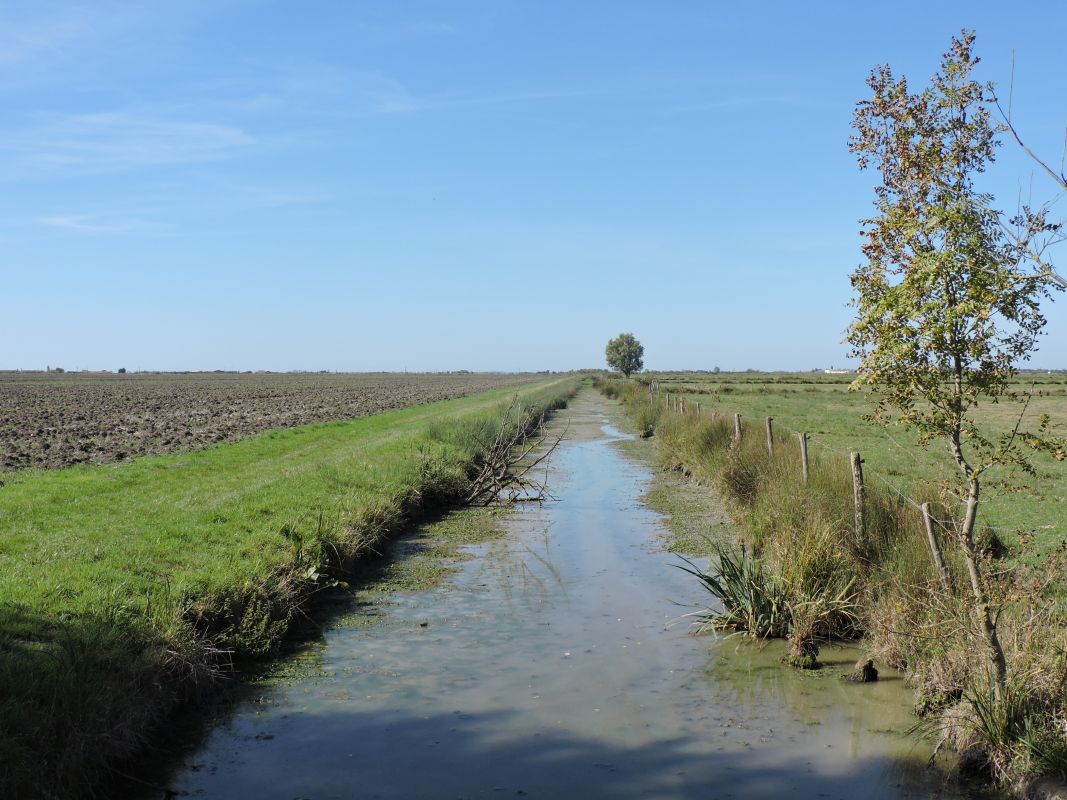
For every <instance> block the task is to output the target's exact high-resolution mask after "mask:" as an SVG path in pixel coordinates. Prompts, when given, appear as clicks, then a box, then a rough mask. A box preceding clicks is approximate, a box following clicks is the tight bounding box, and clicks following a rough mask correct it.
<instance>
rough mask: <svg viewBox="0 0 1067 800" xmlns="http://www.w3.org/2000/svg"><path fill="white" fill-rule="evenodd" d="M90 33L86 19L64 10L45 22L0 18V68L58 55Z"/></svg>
mask: <svg viewBox="0 0 1067 800" xmlns="http://www.w3.org/2000/svg"><path fill="white" fill-rule="evenodd" d="M90 30H91V25H90V24H89V20H88V19H87V18H86V16H85V15H84V14H83V13H81V12H78V11H74V10H69V9H68V10H65V11H62V12H58V13H57V14H55V15H50V16H49V17H48V18H45V19H39V20H29V21H19V20H12V19H4V18H3V17H0V64H5V65H11V64H16V63H18V62H22V61H27V60H29V59H31V58H34V57H37V56H49V55H55V54H56V53H59V52H62V50H63V49H64V48H65V47H66V46H67V45H69V44H70V43H72V42H74V41H77V40H79V39H82V38H83V37H85V36H86V35H87V34H88V33H89V31H90Z"/></svg>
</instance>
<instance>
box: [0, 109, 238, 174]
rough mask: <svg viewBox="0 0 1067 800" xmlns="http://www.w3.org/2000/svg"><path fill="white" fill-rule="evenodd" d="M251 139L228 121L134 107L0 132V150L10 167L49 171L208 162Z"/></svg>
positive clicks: (79, 115) (86, 170) (224, 155)
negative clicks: (146, 111) (187, 117)
mask: <svg viewBox="0 0 1067 800" xmlns="http://www.w3.org/2000/svg"><path fill="white" fill-rule="evenodd" d="M255 144H256V139H255V137H253V136H252V135H251V134H249V133H247V132H246V131H244V130H243V129H241V128H238V127H234V126H232V125H226V124H221V123H215V122H204V121H193V120H172V119H166V118H162V117H154V116H150V115H146V114H141V113H136V112H105V113H97V114H74V115H67V116H62V117H56V118H53V119H50V120H48V121H46V122H44V123H41V124H38V125H35V126H30V127H27V128H24V129H23V130H21V131H14V132H11V133H9V134H7V135H3V136H0V152H4V151H6V152H7V153H8V158H9V160H11V161H12V162H13V163H14V166H16V167H22V168H24V169H28V170H33V171H46V172H54V173H71V172H73V173H82V172H110V171H118V170H127V169H135V168H139V167H151V166H165V165H173V164H189V163H194V162H199V161H212V160H217V159H221V158H226V157H229V156H232V155H234V154H236V153H238V152H240V151H242V150H247V149H248V148H250V147H251V146H253V145H255ZM16 171H17V170H16Z"/></svg>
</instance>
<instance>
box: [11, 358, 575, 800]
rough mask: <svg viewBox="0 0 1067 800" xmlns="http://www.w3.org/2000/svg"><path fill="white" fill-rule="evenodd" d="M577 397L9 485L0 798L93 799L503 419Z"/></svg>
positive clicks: (464, 484) (510, 396)
mask: <svg viewBox="0 0 1067 800" xmlns="http://www.w3.org/2000/svg"><path fill="white" fill-rule="evenodd" d="M577 385H578V382H577V380H576V379H573V378H567V379H555V380H546V381H545V382H543V383H540V384H536V385H533V386H529V387H523V388H522V389H520V390H518V391H516V390H498V391H493V392H487V393H484V394H481V395H477V396H474V397H470V398H464V399H461V400H454V401H445V402H440V403H433V404H428V405H424V406H416V407H412V408H408V409H404V410H401V411H396V412H390V413H386V414H380V415H376V416H374V417H366V418H361V419H357V420H353V421H349V422H341V423H330V424H323V425H310V426H305V427H302V428H294V429H289V430H284V431H271V432H268V433H265V434H261V435H259V436H255V437H252V438H250V439H248V440H245V441H242V442H237V443H234V444H227V445H221V446H219V447H216V448H212V449H209V450H204V451H199V452H193V453H182V454H175V455H168V456H157V457H149V458H143V459H139V460H136V461H132V462H128V463H122V464H116V465H108V466H86V467H74V468H70V469H64V470H53V471H44V470H28V471H24V472H19V473H13V474H12V475H10V476H5V481H6V483H5V485H3V487H2V488H0V721H2V725H0V795H2V796H5V797H26V798H34V797H40V798H79V797H91V796H93V795H94V791H95V787H99V786H101V785H102V782H103V781H105V779H106V778H107V777H108V775H109V770H111V769H113V768H114V767H115V766H116V765H119V764H121V763H123V762H124V761H126V760H128V759H130V758H131V757H132V756H133V755H134V754H135V753H137V752H139V751H141V750H142V749H143V748H144V747H145V746H146V744H147V743H149V742H151V741H153V739H155V738H158V737H159V736H160V734H161V732H162V730H163V729H164V726H165V722H166V720H167V719H168V718H169V716H170V715H171V714H172V713H173V712H174V711H175V710H176V709H177V708H178V707H188V705H189V704H190V703H197V702H200V701H202V700H204V699H205V698H206V697H209V696H211V695H213V694H214V693H215V692H216V691H217V689H218V687H219V686H220V684H221V683H222V682H223V681H224V680H225V679H226V678H227V677H228V676H230V675H232V674H234V673H235V672H238V671H240V670H241V668H242V667H243V666H245V665H249V664H253V663H255V662H257V661H262V660H264V659H269V658H271V657H272V656H273V655H274V654H276V653H277V651H278V649H279V646H280V645H281V644H282V643H283V642H284V641H286V640H287V639H288V638H291V637H292V636H293V635H295V634H297V633H298V632H299V630H300V629H301V627H302V626H301V625H300V624H299V623H300V621H301V620H302V619H305V618H307V617H308V615H312V614H314V612H315V605H316V599H317V598H318V597H321V596H323V594H324V593H325V592H326V591H327V590H336V589H338V588H343V587H344V585H345V584H344V582H345V581H346V580H347V579H348V577H349V576H350V575H351V574H352V573H353V570H355V569H356V568H357V567H358V566H359V565H360V564H361V563H362V562H363V561H365V559H366V557H367V556H368V555H370V554H373V553H376V552H377V551H379V550H380V549H381V545H382V544H383V542H384V541H386V540H387V539H388V538H390V537H391V536H392V535H393V534H395V533H396V532H398V531H400V530H402V529H403V528H404V527H405V526H408V525H410V524H411V523H412V522H413V521H414V520H417V519H418V518H420V517H422V516H424V515H425V514H427V513H429V512H432V511H435V510H440V509H444V508H447V507H449V506H452V505H454V504H455V503H457V502H459V501H461V500H462V499H463V498H464V497H465V496H466V495H467V493H468V490H469V488H470V485H471V481H472V480H473V479H474V478H475V476H476V474H477V472H478V467H479V462H480V459H481V458H482V457H483V455H484V453H485V451H486V448H487V447H488V446H489V443H490V442H491V441H492V439H493V438H494V436H495V435H496V434H497V432H498V431H499V430H500V427H501V423H502V421H503V420H504V419H506V418H507V419H510V420H512V422H511V423H510V424H513V425H520V424H521V425H523V426H530V425H533V424H535V423H536V420H538V419H539V418H540V417H541V415H542V414H544V413H551V412H552V411H553V410H555V409H558V408H561V407H564V406H565V405H566V402H567V399H568V397H570V396H572V395H573V393H574V392H575V391H576V389H577ZM516 405H517V406H518V407H520V408H521V409H522V410H521V413H518V414H516V413H515V408H516ZM509 407H510V408H511V411H510V412H509V411H508V408H509Z"/></svg>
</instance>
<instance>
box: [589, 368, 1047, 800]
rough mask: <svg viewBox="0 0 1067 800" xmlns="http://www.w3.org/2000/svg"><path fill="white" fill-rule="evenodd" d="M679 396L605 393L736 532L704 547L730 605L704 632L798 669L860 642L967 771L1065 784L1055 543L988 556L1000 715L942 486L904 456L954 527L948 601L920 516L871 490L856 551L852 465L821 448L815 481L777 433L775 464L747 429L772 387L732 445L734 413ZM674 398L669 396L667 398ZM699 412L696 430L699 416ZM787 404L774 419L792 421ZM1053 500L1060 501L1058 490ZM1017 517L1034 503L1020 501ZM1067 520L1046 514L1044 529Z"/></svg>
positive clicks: (634, 388) (918, 487)
mask: <svg viewBox="0 0 1067 800" xmlns="http://www.w3.org/2000/svg"><path fill="white" fill-rule="evenodd" d="M670 386H671V384H669V383H668V382H667V381H662V380H661V387H662V390H661V392H660V393H659V394H658V395H655V396H650V395H649V394H648V392H647V388H646V387H645V386H644V385H642V384H640V383H637V382H623V381H605V382H602V383H601V389H602V391H604V392H605V393H606V394H608V395H609V396H614V397H619V398H620V399H622V400H623V402H624V403H625V404H626V406H627V408H628V411H629V413H630V414H631V416H632V418H633V419H634V420H635V422H636V424H637V426H638V428H639V429H645V430H647V431H652V432H653V433H654V436H655V438H656V439H657V440H658V441H659V448H658V452H659V455H660V457H661V459H662V460H663V464H664V466H665V467H668V468H674V469H681V470H683V471H685V472H687V473H689V474H690V475H691V476H692V477H693V478H694V479H696V480H698V481H700V482H703V483H706V484H710V485H714V486H716V487H718V488H719V490H720V491H721V492H722V494H723V496H724V497H725V499H726V501H727V503H728V506H729V508H730V511H731V514H732V516H733V517H734V518H735V520H736V521H737V522H738V523H740V528H741V530H742V537H743V543H744V545H745V549H744V550H737V549H726V550H725V551H718V550H717V549H716V548H715V547H714V546H713V545H709V550H711V551H712V552H711V553H709V554H712V555H718V556H720V559H719V564H718V566H717V568H716V569H715V570H713V573H712V576H711V577H713V578H715V579H716V580H717V581H718V584H719V586H718V587H717V588H718V589H721V590H724V591H722V592H721V593H723V594H725V595H726V596H725V597H723V598H722V599H723V601H724V606H725V614H724V615H714V614H709V617H708V621H709V623H713V624H716V625H719V626H724V627H729V628H733V629H738V630H747V631H750V632H752V633H754V634H756V635H782V634H787V635H788V636H790V638H791V644H792V648H791V649H792V652H793V656H794V658H795V660H796V663H798V664H805V663H806V664H807V665H809V666H810V665H812V656H813V654H815V653H817V647H818V645H819V644H820V643H825V642H826V641H828V640H832V639H833V638H835V637H848V638H863V639H864V640H865V641H866V642H867V643H868V646H869V647H870V648H871V651H872V653H873V654H874V655H875V657H876V658H878V659H881V660H883V661H884V662H887V663H890V664H892V665H893V666H894V667H896V668H898V669H901V670H903V671H904V672H905V673H906V674H907V675H908V676H909V680H910V681H911V682H912V684H913V685H914V687H915V689H916V693H917V710H918V711H919V712H920V713H922V714H924V715H926V716H927V717H928V719H929V720H930V727H931V728H935V729H936V730H937V731H938V732H939V733H941V734H942V735H944V736H945V737H946V738H947V739H948V740H949V741H950V742H951V743H952V744H954V745H955V746H956V747H957V749H959V750H960V751H961V752H963V753H964V754H965V761H966V763H968V764H971V765H975V766H976V767H977V768H979V769H982V770H984V771H986V772H987V774H990V775H992V777H994V778H995V779H997V780H999V781H1000V782H1002V783H1004V784H1007V785H1011V786H1013V787H1015V788H1017V789H1019V788H1022V787H1025V786H1026V785H1027V783H1028V781H1029V780H1030V779H1031V778H1032V777H1033V776H1035V775H1042V774H1062V773H1063V772H1064V770H1065V769H1067V735H1065V732H1064V728H1063V720H1064V718H1065V714H1067V699H1065V695H1064V688H1065V685H1067V663H1065V649H1067V639H1065V636H1064V622H1065V621H1067V614H1065V613H1064V607H1063V597H1064V594H1065V590H1067V586H1065V581H1064V578H1063V574H1062V564H1061V563H1060V562H1059V561H1058V559H1057V558H1056V556H1055V554H1049V550H1050V547H1049V541H1048V539H1049V538H1051V537H1046V540H1045V542H1044V547H1043V548H1042V549H1043V552H1044V553H1045V555H1043V556H1041V557H1037V556H1033V557H1031V558H1030V559H1023V558H1021V557H1020V553H1019V552H1016V553H1012V554H1009V555H1008V557H1007V558H1003V559H999V560H998V559H997V558H996V557H995V556H994V554H992V553H991V554H990V555H989V558H988V560H987V563H986V565H985V566H986V570H987V574H988V575H990V577H991V583H992V586H993V592H994V596H995V599H996V601H997V604H998V606H1000V607H1001V608H1002V609H1003V610H1002V613H1001V616H1000V627H1001V637H1002V639H1003V641H1004V643H1005V647H1006V649H1007V651H1008V658H1009V663H1010V671H1011V675H1012V681H1011V685H1010V686H1009V690H1008V692H1007V694H1006V697H1005V700H1004V701H1003V702H1001V703H997V702H995V701H994V698H993V692H992V686H991V682H990V676H989V671H988V669H987V662H986V659H985V657H984V655H983V652H984V651H983V649H982V646H981V645H980V644H979V639H978V637H977V634H976V630H975V626H974V624H973V622H972V616H971V608H970V601H969V599H968V595H967V592H966V591H964V589H965V587H966V586H967V579H966V576H965V572H964V567H963V564H962V560H961V559H959V558H958V556H957V552H956V547H955V544H954V540H953V537H952V535H951V529H952V525H953V515H954V512H955V511H956V510H957V509H956V508H955V507H954V506H953V505H952V504H951V503H948V502H945V501H944V500H943V499H942V498H941V497H940V496H939V493H938V491H937V490H938V487H937V485H936V484H934V485H931V484H930V482H929V478H928V477H925V476H924V475H923V474H922V473H921V472H920V473H909V472H907V471H905V470H904V468H903V466H904V464H903V462H902V460H901V459H900V457H897V459H896V461H895V463H896V464H897V465H898V469H900V471H901V473H902V474H901V475H899V476H898V477H899V478H900V479H901V482H902V483H904V484H905V486H906V487H907V488H909V489H910V490H911V491H912V492H913V497H914V498H915V499H917V500H919V501H929V502H931V504H932V505H933V507H934V509H935V513H936V516H937V517H938V519H939V521H940V522H941V523H942V525H943V527H941V528H939V538H940V540H941V543H942V547H943V549H944V551H945V554H946V556H947V558H948V561H949V569H950V572H951V576H952V579H953V584H954V587H955V588H954V591H951V592H945V591H943V590H942V589H941V587H940V584H939V580H938V576H937V573H936V571H935V569H934V566H933V563H932V559H931V555H930V550H929V546H928V543H927V539H926V534H925V531H924V528H923V525H922V520H921V516H920V515H919V513H918V512H917V510H916V509H915V508H914V507H913V506H912V505H911V504H909V503H907V502H906V501H904V500H903V499H901V498H900V496H899V495H897V494H895V493H894V492H892V491H890V490H889V489H887V488H886V487H884V486H882V485H881V484H879V483H877V482H875V481H871V480H868V487H867V488H868V493H867V500H868V518H867V526H866V530H865V533H864V535H863V536H862V537H861V536H857V535H856V533H855V530H854V506H853V499H852V479H851V470H850V467H849V465H848V462H847V458H845V457H842V456H841V455H839V454H837V453H834V452H831V451H819V450H817V449H815V448H812V452H811V476H810V480H809V481H807V482H805V481H804V479H803V477H802V475H801V470H800V455H799V443H798V441H797V438H796V437H795V436H792V435H788V434H785V433H784V432H782V433H781V435H779V436H777V437H776V439H775V452H774V456H773V457H772V456H771V455H769V454H768V451H767V446H766V439H765V432H764V428H763V426H762V425H761V424H752V423H753V422H754V420H753V419H752V418H753V417H756V418H758V419H759V420H760V421H761V422H762V419H763V417H764V416H766V415H767V413H768V412H767V411H765V410H763V409H765V408H767V406H768V405H771V404H772V403H774V402H775V401H776V400H779V398H777V397H775V396H774V394H773V393H772V392H768V391H767V388H766V387H761V388H759V389H758V390H756V391H758V392H759V394H758V395H755V394H753V396H752V397H751V398H749V402H750V404H749V405H748V406H747V411H748V413H747V414H746V416H747V418H748V424H747V425H746V426H745V427H744V431H745V433H744V435H743V436H742V439H741V441H740V443H738V444H734V443H733V441H732V440H733V421H732V414H731V415H729V416H728V415H726V414H722V413H720V414H712V413H710V411H709V403H708V401H709V399H712V398H711V396H709V395H702V394H701V395H697V394H693V393H691V394H690V397H689V399H690V400H691V402H690V404H689V409H690V411H689V413H678V412H676V411H673V410H669V409H668V408H667V407H666V406H665V404H664V401H663V394H664V390H667V389H668V387H670ZM678 388H679V387H678V385H677V383H674V384H673V388H671V393H672V395H675V394H677V390H678ZM728 394H729V393H728ZM761 399H762V401H763V403H764V405H763V406H762V407H760V408H759V411H762V414H761V413H759V411H757V403H758V402H759V401H760V400H761ZM697 400H700V401H701V403H702V411H703V412H704V413H702V414H700V415H698V414H696V413H693V411H694V410H695V406H696V403H695V401H697ZM733 400H734V395H733V394H730V397H729V401H727V400H726V399H725V398H723V397H722V396H721V395H720V401H721V403H722V404H723V405H725V404H726V403H728V402H730V401H733ZM803 402H804V409H805V411H806V412H807V414H808V415H809V416H808V418H807V419H806V420H803V419H799V420H798V419H796V418H794V420H793V421H794V422H799V423H800V427H801V428H807V429H808V430H810V431H812V432H813V433H818V432H819V431H821V430H825V429H834V427H835V424H834V423H833V422H831V421H829V420H828V415H829V414H830V413H831V412H824V413H823V416H822V417H821V418H818V419H816V418H815V417H817V416H818V412H817V411H816V410H815V408H814V406H815V405H816V403H815V402H813V401H812V400H811V399H808V398H805V400H804V401H803ZM1060 402H1062V399H1061V400H1060ZM784 405H785V404H784V403H779V405H778V406H777V409H776V412H772V415H774V413H777V414H778V415H782V411H781V410H780V409H781V408H782V407H783V406H784ZM720 407H721V406H720ZM712 410H714V409H712ZM732 410H733V409H731V411H732ZM738 410H740V409H738ZM854 410H856V411H858V409H854ZM782 416H784V415H782ZM798 416H799V415H798ZM856 416H857V417H858V413H857V414H856ZM779 419H781V416H779ZM1060 419H1061V420H1062V419H1063V418H1062V417H1061V418H1060ZM805 422H807V423H808V424H804V423H805ZM820 423H821V424H820ZM787 424H790V426H792V422H790V423H787ZM860 424H863V423H862V422H861V423H860ZM837 430H840V428H837ZM873 441H874V440H873V438H869V439H868V442H873ZM837 444H838V445H844V447H842V448H841V449H846V450H847V449H848V448H849V445H848V444H846V443H845V442H841V441H839V442H837ZM854 446H855V445H854ZM871 450H872V451H873V450H874V448H873V446H872V448H871ZM871 460H874V459H873V458H872V459H871ZM1042 468H1043V469H1044V468H1045V467H1044V466H1043V467H1042ZM1048 489H1052V490H1055V489H1059V490H1061V491H1062V485H1060V486H1058V487H1052V486H1050V487H1048ZM1034 491H1035V492H1039V491H1040V489H1039V488H1036V486H1035V489H1034ZM1011 499H1014V498H1011ZM1021 502H1026V503H1032V502H1035V500H1034V498H1033V497H1032V496H1031V497H1029V498H1027V497H1025V496H1024V497H1021ZM1061 508H1062V506H1060V505H1057V504H1055V503H1047V504H1046V506H1045V509H1046V513H1045V514H1044V515H1042V518H1043V519H1044V520H1048V519H1049V517H1050V516H1054V515H1055V512H1056V510H1057V509H1061ZM1061 514H1062V512H1061ZM1061 521H1062V520H1061ZM1060 536H1061V537H1062V533H1061V534H1060ZM722 556H725V559H724V558H722ZM731 572H732V574H731Z"/></svg>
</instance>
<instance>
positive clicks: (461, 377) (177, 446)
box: [0, 372, 544, 471]
mask: <svg viewBox="0 0 1067 800" xmlns="http://www.w3.org/2000/svg"><path fill="white" fill-rule="evenodd" d="M538 379H542V380H543V379H544V376H543V375H540V376H538V375H523V374H503V373H478V374H472V373H435V374H398V373H375V374H372V373H350V374H321V373H310V374H309V373H266V374H263V373H260V374H248V373H188V374H186V373H136V374H125V375H119V374H117V373H116V374H107V373H104V374H98V373H31V372H22V373H14V372H0V470H7V471H11V470H17V469H24V468H26V467H65V466H69V465H72V464H84V463H107V462H112V461H120V460H123V459H126V458H132V457H135V456H140V455H146V454H150V453H167V452H174V451H178V450H194V449H199V448H203V447H207V446H210V445H213V444H216V443H218V442H227V441H234V440H237V439H241V438H244V437H246V436H248V435H250V434H253V433H258V432H260V431H265V430H269V429H272V428H291V427H295V426H298V425H306V424H308V423H313V422H333V421H336V420H344V419H353V418H355V417H363V416H367V415H369V414H377V413H379V412H382V411H388V410H391V409H397V408H405V407H407V406H412V405H417V404H419V403H428V402H432V401H435V400H447V399H450V398H454V397H462V396H466V395H470V394H474V393H476V392H481V391H485V390H487V389H494V388H499V387H504V386H512V385H515V386H517V385H520V384H524V383H529V382H530V381H533V380H538Z"/></svg>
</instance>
